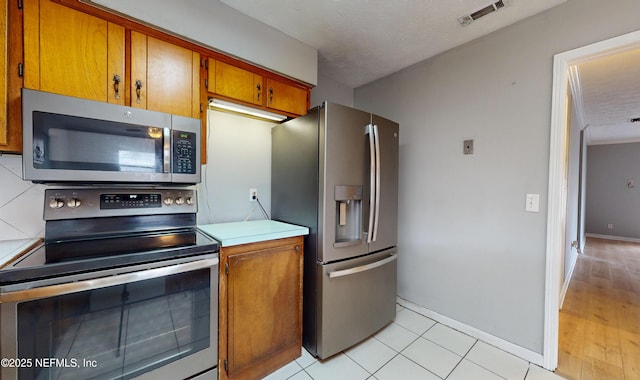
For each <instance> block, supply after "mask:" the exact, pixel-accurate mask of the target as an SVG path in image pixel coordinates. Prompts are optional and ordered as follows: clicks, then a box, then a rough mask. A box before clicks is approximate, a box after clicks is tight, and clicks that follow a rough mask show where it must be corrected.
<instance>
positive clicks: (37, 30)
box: [24, 0, 124, 103]
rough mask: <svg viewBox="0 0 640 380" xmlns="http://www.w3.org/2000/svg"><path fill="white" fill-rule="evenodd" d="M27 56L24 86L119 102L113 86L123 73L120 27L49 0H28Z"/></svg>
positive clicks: (25, 46) (25, 43)
mask: <svg viewBox="0 0 640 380" xmlns="http://www.w3.org/2000/svg"><path fill="white" fill-rule="evenodd" d="M24 56H25V66H24V68H25V73H24V87H27V88H32V89H36V90H41V91H46V92H53V93H57V94H62V95H69V96H76V97H80V98H85V99H91V100H98V101H103V102H106V101H112V102H115V103H121V101H120V100H119V99H116V98H115V94H114V91H110V90H111V89H114V86H113V77H114V75H119V77H120V78H123V77H124V72H123V70H124V28H122V27H120V26H117V25H109V23H108V22H107V21H105V20H103V19H100V18H97V17H94V16H91V15H88V14H86V13H82V12H79V11H76V10H73V9H71V8H67V7H65V6H62V5H59V4H56V3H54V2H52V1H49V0H40V2H39V3H38V2H37V1H33V2H24ZM105 63H107V64H105ZM110 95H111V96H112V97H113V98H110V97H109V96H110Z"/></svg>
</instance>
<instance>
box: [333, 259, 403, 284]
mask: <svg viewBox="0 0 640 380" xmlns="http://www.w3.org/2000/svg"><path fill="white" fill-rule="evenodd" d="M397 259H398V255H397V254H393V255H391V256H389V257H387V258H384V259H382V260H379V261H376V262H373V263H371V264H366V265H361V266H359V267H355V268H349V269H343V270H337V271H333V272H329V278H336V277H344V276H349V275H352V274H356V273H361V272H364V271H368V270H371V269H374V268H378V267H381V266H383V265H385V264H387V263H390V262H392V261H394V260H397Z"/></svg>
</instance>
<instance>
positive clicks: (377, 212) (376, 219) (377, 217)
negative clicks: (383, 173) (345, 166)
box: [372, 124, 380, 241]
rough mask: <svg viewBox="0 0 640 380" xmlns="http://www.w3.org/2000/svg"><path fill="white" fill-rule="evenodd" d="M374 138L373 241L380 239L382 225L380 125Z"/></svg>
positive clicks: (374, 130)
mask: <svg viewBox="0 0 640 380" xmlns="http://www.w3.org/2000/svg"><path fill="white" fill-rule="evenodd" d="M373 137H374V142H375V145H376V173H375V174H376V205H375V216H374V224H373V238H372V240H373V241H376V240H377V239H378V225H379V223H380V134H379V133H378V125H376V124H374V125H373Z"/></svg>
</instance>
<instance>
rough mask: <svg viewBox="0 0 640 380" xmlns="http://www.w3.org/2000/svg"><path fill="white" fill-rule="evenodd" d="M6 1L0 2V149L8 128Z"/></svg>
mask: <svg viewBox="0 0 640 380" xmlns="http://www.w3.org/2000/svg"><path fill="white" fill-rule="evenodd" d="M8 5H9V3H8V1H7V0H0V73H2V75H3V77H2V80H0V106H1V107H2V108H0V148H1V147H2V146H3V145H7V144H8V141H9V140H8V137H7V136H8V134H9V131H8V127H7V91H8V88H7V81H8V78H7V37H8V33H7V27H8V22H7V20H8V16H9V13H8V8H7V6H8Z"/></svg>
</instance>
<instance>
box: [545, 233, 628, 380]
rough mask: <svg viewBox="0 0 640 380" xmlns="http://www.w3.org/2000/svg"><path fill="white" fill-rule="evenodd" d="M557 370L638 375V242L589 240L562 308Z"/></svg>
mask: <svg viewBox="0 0 640 380" xmlns="http://www.w3.org/2000/svg"><path fill="white" fill-rule="evenodd" d="M559 335H560V340H559V350H558V369H557V370H556V373H557V374H559V375H562V376H564V377H566V378H569V379H580V380H587V379H597V380H602V379H607V380H615V379H626V380H629V379H640V244H638V243H629V242H621V241H614V240H603V239H592V238H590V239H588V240H587V244H586V247H585V250H584V253H583V254H582V255H580V256H579V257H578V261H577V263H576V268H575V270H574V273H573V279H572V280H571V283H570V286H569V289H568V291H567V295H566V297H565V301H564V305H563V308H562V310H561V311H560V334H559Z"/></svg>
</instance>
